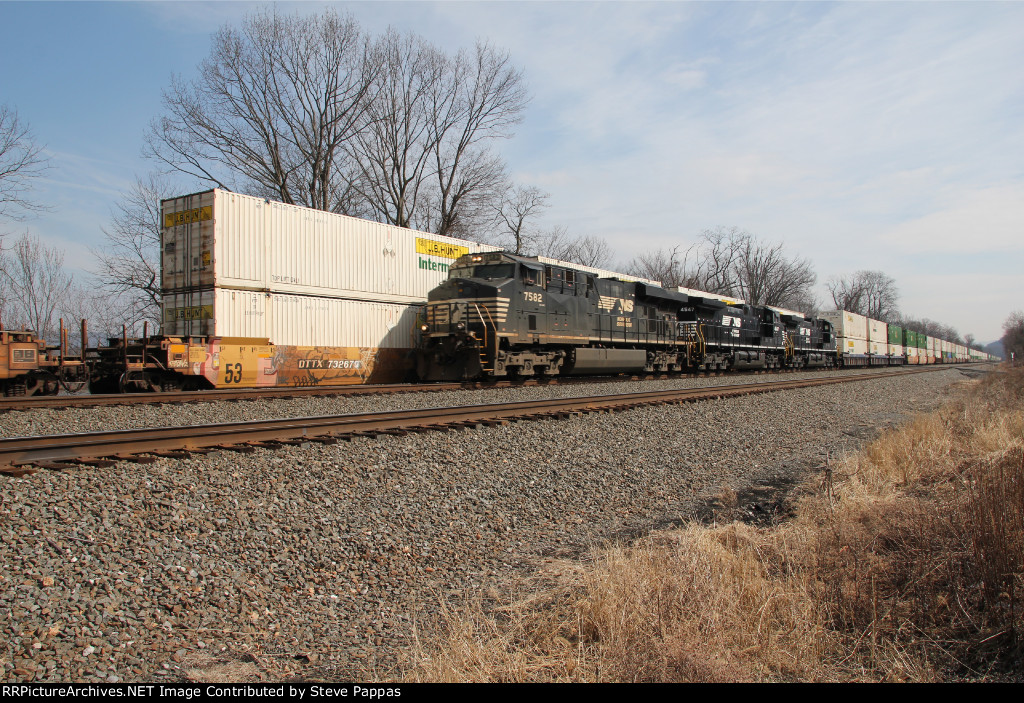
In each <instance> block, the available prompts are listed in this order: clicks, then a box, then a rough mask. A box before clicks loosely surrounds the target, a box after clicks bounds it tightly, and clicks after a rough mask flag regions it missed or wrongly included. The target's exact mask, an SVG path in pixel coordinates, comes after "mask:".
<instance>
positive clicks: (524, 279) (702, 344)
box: [417, 252, 836, 381]
mask: <svg viewBox="0 0 1024 703" xmlns="http://www.w3.org/2000/svg"><path fill="white" fill-rule="evenodd" d="M425 314H426V317H425V320H424V322H423V324H422V325H421V331H422V335H421V341H420V344H419V348H418V354H417V372H418V375H419V377H420V378H421V379H422V380H426V381H442V380H463V379H474V378H486V377H509V376H511V377H515V376H532V375H536V376H555V375H572V374H597V373H623V372H634V373H635V372H649V373H654V372H683V371H698V370H725V369H730V368H736V369H777V368H800V367H806V366H825V367H829V366H834V365H835V364H836V340H835V337H834V336H833V331H832V325H831V324H830V323H828V322H826V321H824V320H817V319H814V318H806V317H804V316H802V315H800V314H799V313H790V312H788V311H784V310H780V309H777V308H771V307H758V306H752V305H743V304H730V303H729V302H728V301H725V300H721V299H718V298H716V297H713V296H710V295H708V294H705V295H701V296H697V295H693V292H692V291H691V292H690V294H686V293H682V292H679V291H672V290H668V289H665V288H661V287H659V286H657V285H653V284H651V283H649V282H643V281H624V280H620V279H617V278H601V277H600V276H599V275H598V274H597V273H596V272H594V271H592V270H586V269H578V268H573V267H571V266H568V265H566V264H564V263H561V262H556V261H553V260H547V259H539V258H531V257H524V256H515V255H512V254H507V253H505V252H492V253H485V254H466V255H465V256H462V257H461V258H459V259H458V260H456V261H455V263H454V264H453V265H452V266H451V268H450V269H449V278H448V280H447V281H445V282H444V283H442V284H441V285H440V286H438V287H437V288H435V289H434V290H433V291H431V292H430V294H429V296H428V299H427V307H426V313H425Z"/></svg>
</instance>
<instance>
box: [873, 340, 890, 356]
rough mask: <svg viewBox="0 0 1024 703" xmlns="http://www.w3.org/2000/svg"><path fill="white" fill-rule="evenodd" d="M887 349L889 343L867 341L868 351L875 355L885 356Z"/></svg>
mask: <svg viewBox="0 0 1024 703" xmlns="http://www.w3.org/2000/svg"><path fill="white" fill-rule="evenodd" d="M888 351H889V345H888V344H887V343H886V342H879V341H876V340H872V341H869V342H868V352H870V353H871V354H874V355H875V356H885V355H886V353H887V352H888Z"/></svg>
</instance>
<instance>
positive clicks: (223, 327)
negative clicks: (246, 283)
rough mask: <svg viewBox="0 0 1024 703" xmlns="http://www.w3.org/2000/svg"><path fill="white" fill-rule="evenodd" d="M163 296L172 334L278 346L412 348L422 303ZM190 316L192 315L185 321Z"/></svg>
mask: <svg viewBox="0 0 1024 703" xmlns="http://www.w3.org/2000/svg"><path fill="white" fill-rule="evenodd" d="M198 297H199V301H198V302H199V306H200V308H201V312H202V313H203V315H202V316H201V317H192V316H193V315H194V314H195V313H194V312H192V311H194V309H195V307H196V306H195V303H196V302H197V300H196V299H197V295H196V294H191V293H180V294H175V295H170V296H165V298H164V314H165V319H164V327H165V329H176V330H179V331H178V332H176V333H175V336H208V337H249V338H258V339H267V340H270V341H271V342H273V343H274V344H277V345H292V346H329V347H365V348H378V347H380V348H401V349H412V348H413V347H414V346H415V338H414V334H415V330H416V318H417V315H419V314H420V311H421V310H422V306H421V305H404V304H398V303H374V302H368V301H365V300H351V299H343V298H326V297H313V296H303V295H288V294H283V293H261V292H257V291H245V290H233V289H230V288H217V289H216V290H209V291H203V292H202V293H201V294H198ZM189 317H191V319H187V318H189Z"/></svg>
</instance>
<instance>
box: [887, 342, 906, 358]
mask: <svg viewBox="0 0 1024 703" xmlns="http://www.w3.org/2000/svg"><path fill="white" fill-rule="evenodd" d="M889 356H903V345H902V344H890V345H889Z"/></svg>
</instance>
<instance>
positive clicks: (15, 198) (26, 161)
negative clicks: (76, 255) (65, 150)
mask: <svg viewBox="0 0 1024 703" xmlns="http://www.w3.org/2000/svg"><path fill="white" fill-rule="evenodd" d="M48 167H49V160H48V159H47V158H46V156H45V155H44V154H43V147H42V146H40V145H39V144H37V143H36V141H35V139H34V138H33V137H32V133H31V131H30V130H29V128H28V126H27V125H25V124H24V123H23V122H21V120H20V119H19V118H18V113H17V111H15V110H14V108H11V107H8V106H7V105H0V218H7V219H10V220H22V219H24V215H25V211H29V210H40V209H42V206H40V205H39V204H38V203H35V202H33V201H32V200H30V199H29V198H28V192H29V190H31V188H32V181H34V180H35V179H37V178H39V177H40V176H41V175H43V173H45V172H46V169H47V168H48Z"/></svg>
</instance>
